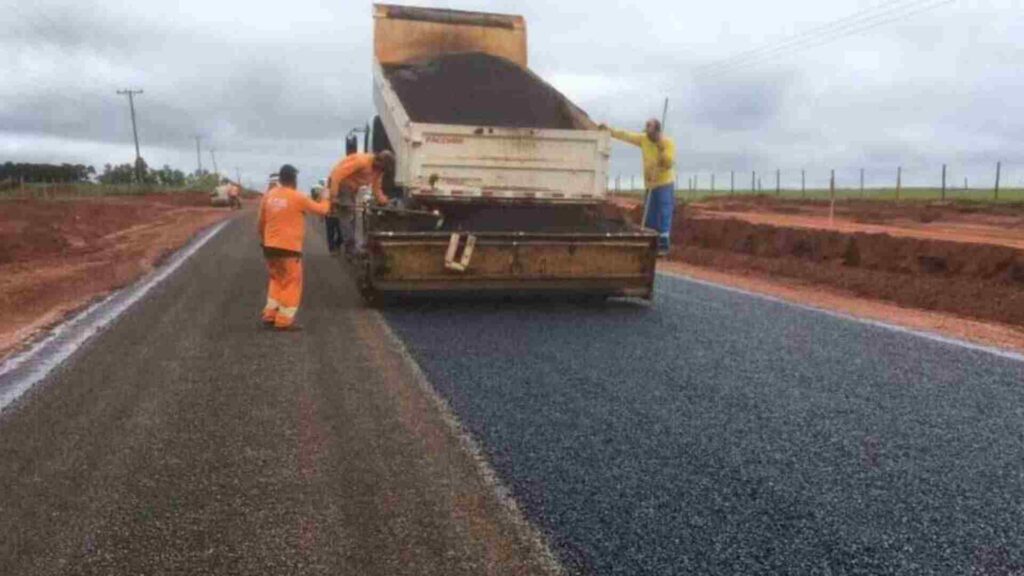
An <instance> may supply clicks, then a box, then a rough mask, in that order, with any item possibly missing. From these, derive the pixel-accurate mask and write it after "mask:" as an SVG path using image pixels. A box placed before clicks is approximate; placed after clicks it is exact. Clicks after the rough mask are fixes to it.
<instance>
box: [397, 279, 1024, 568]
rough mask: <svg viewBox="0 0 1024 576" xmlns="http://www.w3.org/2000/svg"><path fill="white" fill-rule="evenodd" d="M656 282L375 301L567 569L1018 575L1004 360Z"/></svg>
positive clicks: (1011, 420) (1017, 411) (1014, 459)
mask: <svg viewBox="0 0 1024 576" xmlns="http://www.w3.org/2000/svg"><path fill="white" fill-rule="evenodd" d="M657 284H658V286H657V297H656V302H655V303H654V305H653V306H647V305H644V304H640V303H634V302H628V301H612V302H610V303H608V304H607V305H605V306H593V305H589V306H588V305H578V304H568V303H566V304H559V303H538V302H519V303H515V302H513V303H506V302H501V303H499V302H474V303H463V304H456V303H451V302H445V303H429V302H420V303H409V304H406V305H404V306H400V307H396V308H393V309H390V310H388V311H387V312H386V318H387V319H388V321H389V323H390V324H391V326H392V327H393V329H394V330H395V331H396V333H397V334H399V335H400V336H401V337H402V338H403V339H404V341H405V342H406V344H407V346H408V348H409V350H410V351H411V353H412V355H413V356H414V357H415V358H416V359H417V361H418V362H419V363H420V364H421V366H422V368H423V369H424V372H425V373H426V374H427V376H428V377H429V378H430V379H431V381H432V383H433V385H434V386H435V388H436V389H438V390H439V392H440V393H441V394H442V395H443V396H444V397H445V398H446V399H447V401H448V402H449V403H450V404H451V406H452V408H453V409H454V411H455V412H456V413H457V414H458V415H459V417H460V419H461V420H462V422H463V425H464V426H465V427H466V428H467V429H468V430H469V431H470V432H471V433H472V434H473V435H474V436H475V437H476V438H477V439H478V441H479V442H480V443H481V445H482V446H483V448H484V450H485V451H486V452H487V455H488V457H489V459H490V461H491V463H492V464H493V466H494V467H495V469H496V470H497V472H498V474H499V476H501V478H502V479H503V481H504V482H505V483H507V484H508V485H509V486H510V487H511V490H512V492H513V495H514V496H515V498H516V499H517V500H518V501H519V503H520V504H521V506H522V507H523V509H524V510H525V513H526V515H527V516H528V518H530V519H531V520H532V521H534V522H535V523H536V524H537V525H538V526H539V527H540V528H541V529H542V531H543V532H544V533H545V534H546V536H547V537H548V539H549V541H550V542H551V544H552V545H553V547H554V549H555V551H556V553H557V554H558V556H559V557H560V559H561V560H562V562H563V563H564V565H565V566H566V568H567V570H568V571H569V572H570V573H579V574H609V575H611V574H712V575H717V574H1012V573H1018V572H1016V571H1019V570H1021V567H1022V566H1024V419H1022V415H1024V363H1021V362H1019V361H1015V360H1013V359H1007V358H1001V357H997V356H994V355H991V354H988V353H986V352H984V351H978V350H969V349H965V348H961V347H958V346H956V345H952V344H947V343H941V342H936V341H932V340H928V339H924V338H920V337H916V336H914V335H910V334H905V333H898V332H894V331H890V330H887V329H885V328H882V327H878V326H871V325H866V324H862V323H857V322H853V321H849V320H844V319H841V318H835V317H832V316H828V315H824V314H820V313H817V312H814V311H810V310H806V309H800V308H796V307H793V306H788V305H786V304H783V303H779V302H772V301H766V300H762V299H758V298H753V297H750V296H747V295H743V294H739V293H735V292H728V291H724V290H720V289H717V288H714V287H710V286H704V285H699V284H695V283H691V282H687V281H685V280H682V279H677V278H669V277H660V276H659V278H658V280H657Z"/></svg>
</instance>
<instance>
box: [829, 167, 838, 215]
mask: <svg viewBox="0 0 1024 576" xmlns="http://www.w3.org/2000/svg"><path fill="white" fill-rule="evenodd" d="M828 198H829V204H828V225H829V226H832V225H833V224H834V223H835V217H836V171H835V168H833V169H832V176H831V177H829V180H828Z"/></svg>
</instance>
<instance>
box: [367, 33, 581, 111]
mask: <svg viewBox="0 0 1024 576" xmlns="http://www.w3.org/2000/svg"><path fill="white" fill-rule="evenodd" d="M384 73H385V74H386V75H387V77H388V79H389V80H390V82H391V85H392V86H393V87H394V89H395V92H397V93H398V97H399V99H401V101H402V105H403V106H404V107H405V110H406V112H407V113H408V114H409V116H410V118H411V119H412V120H413V121H414V122H426V123H435V124H458V125H471V126H495V127H498V126H501V127H509V128H554V129H563V130H572V129H582V128H585V126H582V125H581V122H579V121H578V119H577V117H576V114H580V115H582V113H581V112H579V111H578V110H575V113H574V108H575V107H574V106H573V105H572V103H571V102H569V100H568V99H566V97H565V96H563V95H562V94H561V93H560V92H559V91H558V90H555V89H554V88H553V87H552V86H551V85H550V84H548V83H547V82H544V81H543V80H541V79H540V78H539V77H538V76H537V75H535V74H533V73H532V72H530V71H529V70H526V69H523V68H521V67H520V66H518V65H516V64H515V63H514V62H511V61H508V60H505V59H504V58H499V57H497V56H491V55H489V54H483V53H478V52H471V53H465V54H448V55H445V56H441V57H439V58H436V59H433V60H429V61H426V62H420V63H415V64H401V65H393V66H387V67H386V68H385V70H384Z"/></svg>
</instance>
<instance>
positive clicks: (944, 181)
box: [942, 164, 946, 200]
mask: <svg viewBox="0 0 1024 576" xmlns="http://www.w3.org/2000/svg"><path fill="white" fill-rule="evenodd" d="M942 199H943V200H945V199H946V165H945V164H943V165H942Z"/></svg>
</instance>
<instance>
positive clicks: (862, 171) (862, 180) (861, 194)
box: [860, 168, 864, 198]
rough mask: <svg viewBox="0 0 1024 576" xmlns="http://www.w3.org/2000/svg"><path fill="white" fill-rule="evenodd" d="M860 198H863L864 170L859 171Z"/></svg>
mask: <svg viewBox="0 0 1024 576" xmlns="http://www.w3.org/2000/svg"><path fill="white" fill-rule="evenodd" d="M860 197H861V198H863V197H864V169H863V168H861V169H860Z"/></svg>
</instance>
